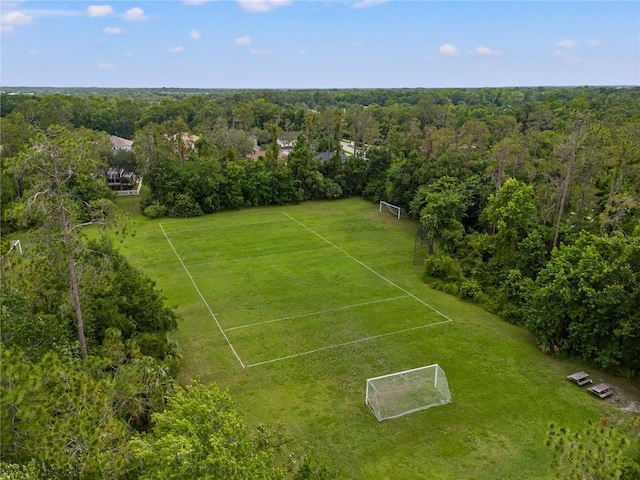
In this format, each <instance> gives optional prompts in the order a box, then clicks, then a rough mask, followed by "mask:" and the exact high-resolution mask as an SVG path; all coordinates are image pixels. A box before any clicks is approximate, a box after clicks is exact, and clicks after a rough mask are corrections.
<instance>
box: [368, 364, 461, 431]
mask: <svg viewBox="0 0 640 480" xmlns="http://www.w3.org/2000/svg"><path fill="white" fill-rule="evenodd" d="M365 403H366V404H367V406H368V407H369V408H370V409H371V411H372V412H373V414H374V415H375V417H376V418H377V419H378V421H379V422H381V421H382V420H388V419H390V418H396V417H401V416H402V415H407V414H409V413H413V412H417V411H419V410H425V409H427V408H430V407H436V406H438V405H444V404H447V403H451V392H450V391H449V384H448V383H447V376H446V374H445V373H444V370H443V369H442V368H441V367H440V365H438V364H437V363H436V364H433V365H428V366H426V367H420V368H414V369H413V370H405V371H404V372H397V373H391V374H389V375H382V376H380V377H374V378H369V379H367V393H366V398H365Z"/></svg>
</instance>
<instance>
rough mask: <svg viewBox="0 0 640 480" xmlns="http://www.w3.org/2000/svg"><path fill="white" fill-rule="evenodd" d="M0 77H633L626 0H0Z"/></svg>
mask: <svg viewBox="0 0 640 480" xmlns="http://www.w3.org/2000/svg"><path fill="white" fill-rule="evenodd" d="M0 9H1V11H0V15H1V23H0V27H1V34H0V35H1V45H0V85H1V86H4V87H9V86H14V87H17V86H32V87H103V88H104V87H119V88H122V87H129V88H158V87H167V88H172V87H173V88H243V89H244V88H411V87H425V88H443V87H451V88H454V87H455V88H473V87H509V86H519V87H527V86H583V85H640V2H639V1H637V0H633V1H595V0H594V1H568V0H564V1H546V0H536V1H500V0H494V1H482V0H467V1H445V0H440V1H422V0H404V1H400V0H353V1H342V0H323V1H314V0H156V1H133V2H131V1H121V0H97V1H95V2H85V1H73V0H71V1H69V0H68V1H62V2H61V1H30V0H23V1H19V0H16V1H5V0H0Z"/></svg>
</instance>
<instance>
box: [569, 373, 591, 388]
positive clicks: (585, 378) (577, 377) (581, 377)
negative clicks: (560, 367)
mask: <svg viewBox="0 0 640 480" xmlns="http://www.w3.org/2000/svg"><path fill="white" fill-rule="evenodd" d="M567 380H571V381H572V382H575V383H577V384H578V385H580V386H582V385H586V384H587V383H593V380H591V379H590V378H589V374H588V373H586V372H576V373H573V374H571V375H567Z"/></svg>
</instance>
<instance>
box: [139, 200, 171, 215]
mask: <svg viewBox="0 0 640 480" xmlns="http://www.w3.org/2000/svg"><path fill="white" fill-rule="evenodd" d="M142 214H143V215H144V216H145V217H149V218H160V217H164V216H165V215H166V214H167V207H165V206H164V205H158V204H157V203H154V204H152V205H149V206H148V207H146V208H145V209H144V210H142Z"/></svg>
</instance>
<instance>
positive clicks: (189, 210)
mask: <svg viewBox="0 0 640 480" xmlns="http://www.w3.org/2000/svg"><path fill="white" fill-rule="evenodd" d="M201 215H204V212H203V211H202V209H201V208H200V205H198V204H197V203H196V202H195V201H194V200H193V198H191V196H190V195H188V194H186V193H180V194H178V195H176V200H175V202H174V204H173V205H172V206H171V208H169V216H170V217H178V218H188V217H199V216H201Z"/></svg>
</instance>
